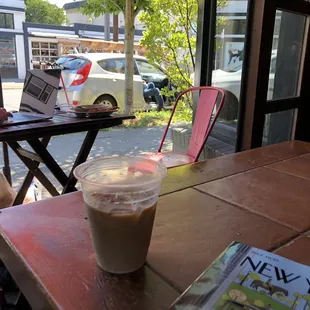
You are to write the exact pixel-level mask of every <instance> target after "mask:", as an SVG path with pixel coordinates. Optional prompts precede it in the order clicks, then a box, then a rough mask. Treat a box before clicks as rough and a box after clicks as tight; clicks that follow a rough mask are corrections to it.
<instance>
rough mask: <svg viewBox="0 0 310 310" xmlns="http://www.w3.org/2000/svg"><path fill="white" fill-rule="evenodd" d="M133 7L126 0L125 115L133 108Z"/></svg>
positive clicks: (130, 2)
mask: <svg viewBox="0 0 310 310" xmlns="http://www.w3.org/2000/svg"><path fill="white" fill-rule="evenodd" d="M134 34H135V25H134V7H133V0H126V12H125V57H126V66H125V104H124V106H125V110H124V112H125V113H126V114H131V113H132V106H133V74H134V59H133V51H134V45H133V44H134Z"/></svg>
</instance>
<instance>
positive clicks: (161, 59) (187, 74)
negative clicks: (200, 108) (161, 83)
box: [139, 0, 227, 91]
mask: <svg viewBox="0 0 310 310" xmlns="http://www.w3.org/2000/svg"><path fill="white" fill-rule="evenodd" d="M226 3H227V0H218V6H220V7H224V6H225V5H226ZM139 19H140V21H141V22H143V23H144V24H145V27H146V30H145V31H144V32H143V39H142V40H141V44H142V45H143V46H144V47H145V48H146V49H147V50H148V54H147V58H148V60H149V61H150V62H151V63H153V64H161V65H162V66H164V68H165V70H166V74H167V75H168V77H169V78H170V80H171V81H172V83H173V84H174V85H175V86H176V87H177V88H178V91H180V90H184V89H186V88H189V87H191V86H192V84H193V81H192V79H191V74H192V73H193V72H194V69H195V54H196V34H197V20H198V1H197V0H184V1H174V0H153V1H152V8H151V13H150V11H148V12H142V13H141V14H140V15H139ZM223 22H224V19H223V18H220V19H219V20H218V27H220V25H221V24H222V23H223Z"/></svg>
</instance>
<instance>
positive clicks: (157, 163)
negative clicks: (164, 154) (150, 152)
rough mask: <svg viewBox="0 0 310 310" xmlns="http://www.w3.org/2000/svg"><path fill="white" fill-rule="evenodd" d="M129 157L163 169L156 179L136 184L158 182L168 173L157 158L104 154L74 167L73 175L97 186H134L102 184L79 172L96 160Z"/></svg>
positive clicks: (128, 185) (129, 185)
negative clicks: (87, 178) (86, 178)
mask: <svg viewBox="0 0 310 310" xmlns="http://www.w3.org/2000/svg"><path fill="white" fill-rule="evenodd" d="M128 158H134V159H139V160H142V161H144V162H149V163H151V164H154V163H155V164H156V165H157V166H159V167H160V168H161V169H162V172H163V173H162V175H161V176H158V178H156V179H152V180H150V181H147V182H145V181H143V183H142V182H141V183H136V184H135V186H139V185H150V184H153V183H157V182H159V181H162V180H163V179H164V178H165V177H166V175H167V167H166V166H165V165H164V164H163V163H161V162H159V161H155V160H152V159H148V158H144V157H139V156H104V157H101V158H96V159H92V160H88V161H86V162H84V163H82V164H80V165H78V166H77V167H75V168H74V170H73V175H74V177H75V178H76V179H77V180H78V181H82V182H84V183H86V184H89V185H95V186H98V185H99V186H100V185H103V186H104V187H109V188H117V187H120V186H121V187H124V188H128V187H133V185H132V184H104V183H102V184H100V183H98V182H94V181H89V180H85V179H84V178H83V177H82V176H81V174H79V172H78V171H79V170H80V169H82V168H83V167H85V166H86V165H89V164H90V163H96V162H99V161H104V160H109V159H119V160H122V159H123V160H126V159H128Z"/></svg>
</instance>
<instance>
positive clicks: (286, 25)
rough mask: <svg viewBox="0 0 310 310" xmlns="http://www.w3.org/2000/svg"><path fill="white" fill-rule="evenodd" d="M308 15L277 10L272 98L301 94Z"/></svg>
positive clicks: (270, 92) (270, 93)
mask: <svg viewBox="0 0 310 310" xmlns="http://www.w3.org/2000/svg"><path fill="white" fill-rule="evenodd" d="M305 23H306V17H305V16H302V15H298V14H294V13H290V12H282V11H277V14H276V20H275V28H274V37H273V50H272V54H271V64H270V74H269V85H268V95H267V99H268V100H279V99H286V98H292V97H298V96H299V89H298V87H299V77H300V68H301V57H302V47H303V41H304V33H305Z"/></svg>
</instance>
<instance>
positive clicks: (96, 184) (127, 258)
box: [74, 157, 167, 274]
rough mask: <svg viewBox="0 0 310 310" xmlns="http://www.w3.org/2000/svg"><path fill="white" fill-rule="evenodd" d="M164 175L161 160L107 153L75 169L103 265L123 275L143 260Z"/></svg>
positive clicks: (96, 251) (141, 263)
mask: <svg viewBox="0 0 310 310" xmlns="http://www.w3.org/2000/svg"><path fill="white" fill-rule="evenodd" d="M166 173H167V169H166V167H165V166H164V165H163V164H161V163H159V162H155V161H152V160H149V159H144V158H141V157H105V158H101V159H96V160H93V161H89V162H86V163H84V164H82V165H80V166H78V167H77V168H76V169H75V170H74V175H75V177H76V178H77V179H78V180H79V181H80V184H81V186H82V192H83V197H84V201H85V205H86V209H87V214H88V221H89V225H90V232H91V238H92V243H93V246H94V249H95V253H96V259H97V263H98V265H99V266H100V267H101V268H102V269H104V270H106V271H109V272H111V273H119V274H122V273H129V272H132V271H135V270H137V269H139V268H140V267H141V266H142V265H143V264H144V262H145V259H146V256H147V252H148V248H149V245H150V240H151V235H152V229H153V222H154V217H155V212H156V205H157V200H158V195H159V191H160V187H161V183H162V180H163V178H164V177H165V176H166Z"/></svg>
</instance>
